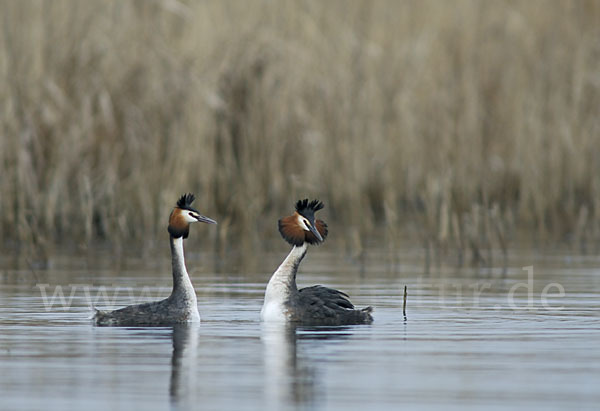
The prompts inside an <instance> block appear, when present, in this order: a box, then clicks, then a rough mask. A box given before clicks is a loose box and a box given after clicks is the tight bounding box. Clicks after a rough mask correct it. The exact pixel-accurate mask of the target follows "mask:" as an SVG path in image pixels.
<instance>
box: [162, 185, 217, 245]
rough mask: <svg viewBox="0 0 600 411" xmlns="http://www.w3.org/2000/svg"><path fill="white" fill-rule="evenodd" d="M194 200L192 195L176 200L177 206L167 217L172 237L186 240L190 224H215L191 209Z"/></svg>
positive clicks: (185, 195) (210, 219)
mask: <svg viewBox="0 0 600 411" xmlns="http://www.w3.org/2000/svg"><path fill="white" fill-rule="evenodd" d="M195 198H196V197H194V195H193V194H191V193H189V194H184V195H182V196H181V197H180V198H179V200H177V204H176V205H175V208H174V209H173V211H172V212H171V215H170V216H169V234H171V235H172V236H173V237H175V238H179V237H183V238H187V237H188V234H189V232H190V224H191V223H197V222H201V223H207V224H217V222H216V221H215V220H213V219H212V218H208V217H206V216H203V215H202V214H200V212H199V211H198V210H196V209H195V208H193V207H192V203H193V202H194V199H195Z"/></svg>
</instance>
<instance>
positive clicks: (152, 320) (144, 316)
mask: <svg viewBox="0 0 600 411" xmlns="http://www.w3.org/2000/svg"><path fill="white" fill-rule="evenodd" d="M193 201H194V195H193V194H184V195H183V196H181V198H180V199H179V200H178V201H177V204H176V206H175V208H174V209H173V211H172V212H171V215H170V217H169V227H168V230H169V238H170V243H171V262H172V266H173V291H172V292H171V295H170V296H169V297H168V298H166V299H164V300H161V301H154V302H150V303H145V304H137V305H130V306H128V307H125V308H121V309H118V310H115V311H102V310H96V313H95V315H94V322H95V324H96V325H113V326H144V325H157V326H161V325H172V324H180V323H187V322H198V321H200V313H199V312H198V304H197V300H196V291H195V290H194V287H193V286H192V282H191V280H190V277H189V275H188V272H187V269H186V267H185V258H184V254H183V240H184V239H185V238H187V237H188V234H189V227H190V224H192V223H196V222H201V223H207V224H216V221H214V220H212V219H210V218H208V217H205V216H203V215H202V214H200V212H199V211H198V210H196V209H195V208H192V202H193Z"/></svg>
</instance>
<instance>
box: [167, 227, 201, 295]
mask: <svg viewBox="0 0 600 411" xmlns="http://www.w3.org/2000/svg"><path fill="white" fill-rule="evenodd" d="M171 263H172V265H173V292H172V293H171V295H176V294H183V295H185V296H187V297H188V298H191V299H194V300H195V299H196V292H195V291H194V286H193V285H192V282H191V281H190V276H189V275H188V272H187V269H186V268H185V257H184V255H183V237H178V238H174V237H173V236H171Z"/></svg>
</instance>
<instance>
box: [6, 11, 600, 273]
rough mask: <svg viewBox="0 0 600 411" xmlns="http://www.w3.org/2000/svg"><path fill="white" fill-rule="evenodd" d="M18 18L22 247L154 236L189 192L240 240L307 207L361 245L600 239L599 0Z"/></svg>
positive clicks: (17, 206)
mask: <svg viewBox="0 0 600 411" xmlns="http://www.w3.org/2000/svg"><path fill="white" fill-rule="evenodd" d="M0 8H1V9H2V17H1V19H2V29H0V44H1V45H2V46H1V47H0V74H1V76H2V79H3V81H1V82H0V100H1V101H2V105H1V106H0V107H1V108H0V125H1V134H0V235H1V236H2V240H3V241H2V242H3V243H4V244H5V245H9V246H20V247H34V248H38V249H44V248H45V247H47V246H48V245H49V244H57V243H71V244H73V243H74V244H88V243H90V242H91V241H93V240H100V241H108V242H110V243H112V244H114V245H115V246H117V247H119V246H121V245H123V244H125V243H126V242H128V241H130V240H132V241H133V240H135V241H136V242H151V241H154V239H155V238H157V236H158V233H163V231H164V225H165V221H166V216H167V215H168V213H169V210H170V208H171V207H172V205H173V202H174V199H176V198H177V196H178V195H179V194H180V193H182V192H184V191H193V192H196V193H197V194H198V197H199V200H198V207H199V208H200V209H201V210H202V211H203V212H205V213H206V214H207V215H210V216H213V217H215V218H216V219H218V220H219V222H220V224H219V226H218V229H217V231H214V232H215V233H216V234H215V238H213V239H212V241H214V243H215V244H217V245H218V247H219V248H221V249H223V248H225V246H226V245H228V244H237V245H239V244H242V245H243V246H248V247H254V246H255V241H256V240H259V239H263V238H269V237H272V236H275V235H276V229H275V228H274V227H275V221H276V219H277V218H278V217H279V216H281V215H283V214H285V213H287V212H289V209H290V207H291V206H292V205H293V202H294V201H295V199H297V198H298V197H303V196H307V197H318V198H319V199H321V200H323V201H324V202H325V203H326V204H327V209H326V211H325V213H324V216H325V217H326V218H327V220H328V221H329V222H330V226H332V228H334V229H335V236H332V240H334V241H338V242H339V243H340V244H343V245H345V246H346V247H347V248H348V249H350V250H352V251H353V252H356V253H360V252H361V250H362V249H363V248H364V245H365V242H366V239H367V238H370V236H375V235H380V234H382V235H384V236H385V238H386V239H387V240H388V244H390V247H391V248H392V249H393V247H394V245H395V244H396V243H397V242H398V241H399V238H400V237H403V236H406V235H409V236H412V238H413V239H418V241H421V242H422V244H424V245H425V246H426V247H427V248H428V249H429V248H431V249H435V250H442V251H443V250H446V249H448V248H452V249H458V250H459V252H458V259H459V260H460V261H464V260H465V258H467V257H466V254H467V253H468V254H469V256H470V257H469V259H470V260H472V261H474V262H481V261H485V262H486V263H487V262H489V261H486V260H489V258H486V252H487V251H486V250H490V249H500V250H503V253H505V252H506V248H507V243H508V242H509V241H510V238H511V236H512V235H513V234H512V233H514V232H515V231H525V232H527V233H532V236H531V238H538V239H546V238H550V239H564V238H572V237H569V236H576V237H577V238H578V239H587V240H592V239H597V238H598V236H599V232H600V230H599V227H600V225H599V222H600V179H599V178H598V176H600V155H599V154H600V152H599V150H600V149H599V147H600V144H599V143H600V116H599V115H598V108H599V107H600V77H599V74H598V73H600V43H599V42H598V39H599V38H600V2H597V1H593V0H591V1H558V0H557V1H541V0H531V1H508V0H507V1H494V2H486V1H475V0H458V1H452V2H446V1H418V2H415V1H395V0H389V1H384V0H381V1H374V2H372V1H330V2H321V1H317V0H314V1H301V2H297V1H283V2H271V1H252V2H241V1H240V2H229V1H225V2H222V1H203V2H179V1H176V0H168V1H167V0H165V1H161V0H157V1H152V2H144V1H96V2H80V1H76V0H73V1H60V0H58V1H52V2H44V1H29V0H26V1H2V3H1V5H0ZM160 238H162V237H160ZM415 241H416V240H415ZM463 254H464V255H463Z"/></svg>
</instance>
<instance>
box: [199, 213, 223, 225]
mask: <svg viewBox="0 0 600 411" xmlns="http://www.w3.org/2000/svg"><path fill="white" fill-rule="evenodd" d="M194 217H195V218H196V220H198V222H200V223H206V224H217V222H216V221H215V220H213V219H212V218H208V217H206V216H204V215H202V214H197V215H194Z"/></svg>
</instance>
